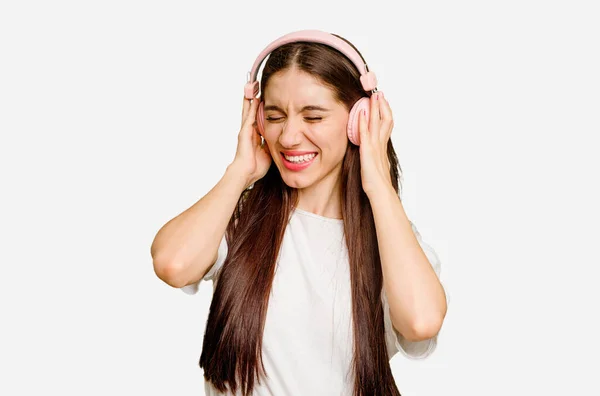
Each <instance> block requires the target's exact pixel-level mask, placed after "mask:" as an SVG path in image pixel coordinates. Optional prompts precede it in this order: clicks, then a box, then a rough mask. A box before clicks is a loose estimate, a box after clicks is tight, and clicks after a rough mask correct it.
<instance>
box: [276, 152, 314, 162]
mask: <svg viewBox="0 0 600 396" xmlns="http://www.w3.org/2000/svg"><path fill="white" fill-rule="evenodd" d="M315 155H317V154H315V153H312V154H305V155H298V156H293V157H292V156H289V155H285V154H284V155H283V156H284V157H285V159H286V160H288V161H290V162H295V163H300V162H306V161H310V160H311V159H313V158H314V157H315Z"/></svg>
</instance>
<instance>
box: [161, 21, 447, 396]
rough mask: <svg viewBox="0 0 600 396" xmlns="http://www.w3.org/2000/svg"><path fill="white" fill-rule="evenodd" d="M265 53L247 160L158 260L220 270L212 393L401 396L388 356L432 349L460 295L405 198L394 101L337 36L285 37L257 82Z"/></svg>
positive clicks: (170, 266) (175, 281)
mask: <svg viewBox="0 0 600 396" xmlns="http://www.w3.org/2000/svg"><path fill="white" fill-rule="evenodd" d="M266 54H270V56H269V59H268V61H267V62H266V63H265V66H264V70H263V72H262V77H261V81H260V87H261V89H262V94H261V97H260V98H258V97H256V93H257V92H256V91H257V89H256V88H257V84H258V83H257V82H256V83H253V81H251V82H250V83H249V84H248V85H247V88H246V97H245V98H244V103H243V111H242V126H241V130H240V132H239V136H238V145H237V152H236V155H235V158H234V160H233V161H232V163H231V164H230V165H229V166H228V168H227V170H226V172H225V174H224V176H223V178H222V179H221V180H220V181H219V182H218V183H217V184H216V186H214V188H213V189H212V190H210V191H209V192H208V193H207V194H206V195H205V196H204V197H203V198H202V199H200V200H199V201H198V202H197V203H196V204H194V205H193V206H192V207H190V208H189V209H187V210H186V211H185V212H183V213H181V214H180V215H179V216H177V217H175V218H174V219H172V220H171V221H169V222H168V223H167V224H165V226H163V227H162V228H161V230H160V231H159V232H158V234H157V236H156V238H155V240H154V242H153V245H152V257H153V260H154V269H155V272H156V274H157V275H158V277H160V279H162V280H164V281H165V282H166V283H168V284H169V285H171V286H174V287H178V288H182V289H183V290H184V291H185V292H187V293H195V292H196V291H197V290H198V284H199V282H200V281H201V280H203V279H204V280H212V281H213V298H212V302H211V306H210V311H209V315H208V320H207V326H206V331H205V335H204V343H203V348H202V353H201V356H200V367H202V368H203V369H204V377H205V379H206V386H205V389H206V394H207V395H221V394H227V395H250V394H253V395H275V396H284V395H302V396H309V395H310V396H313V395H328V396H329V395H336V396H337V395H356V396H358V395H369V396H373V395H399V394H400V393H399V391H398V389H397V387H396V384H395V382H394V378H393V376H392V372H391V369H390V365H389V360H390V359H391V358H392V357H393V356H394V354H395V353H396V352H397V351H402V352H403V353H404V354H405V355H406V356H408V357H410V358H415V359H416V358H424V357H426V356H428V355H429V354H430V353H431V352H432V351H433V350H434V348H435V345H436V340H437V334H438V332H439V330H440V328H441V326H442V322H443V320H444V317H445V315H446V309H447V303H446V295H445V290H444V288H443V287H442V285H441V283H440V281H439V272H440V266H439V264H440V263H439V260H438V258H437V255H436V254H435V252H434V251H433V250H432V249H431V247H430V246H428V245H427V244H425V243H424V242H423V240H422V238H421V236H420V234H419V233H418V231H417V229H416V227H415V225H414V224H413V223H412V222H411V221H409V219H408V218H407V215H406V213H405V212H404V209H403V207H402V203H401V200H400V192H399V191H400V190H399V181H398V179H399V175H400V171H401V170H400V167H399V165H398V160H397V157H396V153H395V151H394V148H393V146H392V142H391V140H390V134H391V132H392V127H393V120H392V112H391V110H390V106H389V104H388V102H387V100H386V99H385V97H384V95H383V93H382V92H377V89H376V87H375V86H376V80H375V78H374V75H373V74H372V72H368V69H367V68H366V67H365V66H366V62H364V59H362V56H361V55H360V54H359V53H358V51H357V50H356V48H354V46H352V45H351V44H350V43H349V42H348V41H346V40H345V39H342V38H341V37H339V36H337V35H332V34H329V33H325V32H320V31H314V30H310V31H300V32H294V33H290V34H288V35H286V36H283V37H282V38H279V39H278V40H276V41H274V42H273V43H271V45H270V46H268V47H267V48H266V49H265V51H263V53H262V54H261V55H260V56H259V58H258V59H257V61H256V63H255V64H254V67H253V72H252V78H253V79H254V78H256V77H255V76H256V74H257V70H258V67H259V65H260V63H261V62H262V60H263V59H264V58H265V57H266ZM361 74H362V77H361ZM248 97H250V98H252V99H247V98H248ZM359 102H360V103H359ZM259 103H260V108H259ZM357 103H358V105H357ZM255 121H256V122H255ZM348 126H349V127H348ZM349 138H350V140H349ZM353 141H354V143H353Z"/></svg>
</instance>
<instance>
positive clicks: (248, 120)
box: [242, 98, 260, 129]
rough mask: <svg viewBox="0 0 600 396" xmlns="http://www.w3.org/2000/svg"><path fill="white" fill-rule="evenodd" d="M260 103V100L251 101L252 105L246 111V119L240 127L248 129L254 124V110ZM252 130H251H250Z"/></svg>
mask: <svg viewBox="0 0 600 396" xmlns="http://www.w3.org/2000/svg"><path fill="white" fill-rule="evenodd" d="M259 102H260V99H258V98H254V99H253V100H252V103H251V104H250V107H249V109H248V114H247V116H246V119H245V120H244V124H243V125H242V127H249V126H251V125H252V124H254V122H255V121H256V109H257V108H258V103H259ZM250 129H252V128H250Z"/></svg>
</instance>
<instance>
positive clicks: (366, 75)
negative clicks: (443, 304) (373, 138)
mask: <svg viewBox="0 0 600 396" xmlns="http://www.w3.org/2000/svg"><path fill="white" fill-rule="evenodd" d="M296 41H308V42H314V43H321V44H326V45H328V46H330V47H332V48H335V49H337V50H338V51H340V52H341V53H342V54H344V55H346V56H347V57H348V59H350V60H351V61H352V63H354V65H355V66H356V68H357V69H358V71H359V72H360V82H361V84H362V87H363V89H364V90H365V91H366V92H369V91H371V93H375V92H377V78H376V77H375V74H374V73H373V72H371V71H369V68H368V67H367V64H366V63H364V62H363V60H362V58H361V56H360V55H359V54H358V52H356V51H355V50H354V48H352V46H351V45H350V44H348V43H347V42H345V41H344V40H342V39H340V38H339V37H336V36H334V35H333V34H330V33H327V32H322V31H320V30H300V31H296V32H292V33H288V34H286V35H284V36H281V37H280V38H278V39H277V40H275V41H273V42H272V43H271V44H269V45H268V46H267V47H266V48H265V49H264V50H263V51H262V52H261V53H260V54H259V55H258V58H256V61H254V65H252V70H251V71H249V72H248V82H247V83H246V86H245V87H244V96H245V97H246V99H254V98H255V97H256V95H258V92H259V89H260V87H259V82H258V81H257V80H256V77H257V74H258V68H259V67H260V65H261V63H262V61H263V60H264V59H265V58H266V57H267V55H269V54H270V53H271V52H272V51H273V50H274V49H276V48H277V47H280V46H282V45H284V44H288V43H292V42H296ZM363 109H364V110H366V114H367V120H368V119H369V115H370V111H369V110H370V100H369V98H368V97H362V98H360V99H359V100H358V101H356V103H355V104H354V105H353V106H352V109H351V110H350V115H349V118H348V127H347V129H348V139H350V141H351V142H352V143H354V144H355V145H357V146H358V145H360V136H359V133H358V114H359V112H360V111H362V110H363ZM256 118H257V120H256V121H257V122H256V123H257V125H258V131H259V133H260V134H261V135H263V134H264V118H265V116H264V102H263V101H262V100H261V102H260V104H259V106H258V109H257V113H256Z"/></svg>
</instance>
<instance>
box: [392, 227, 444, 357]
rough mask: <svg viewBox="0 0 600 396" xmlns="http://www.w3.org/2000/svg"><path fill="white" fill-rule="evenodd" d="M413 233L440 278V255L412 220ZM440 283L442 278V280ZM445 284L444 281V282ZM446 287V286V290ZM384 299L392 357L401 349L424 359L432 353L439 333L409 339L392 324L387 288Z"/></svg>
mask: <svg viewBox="0 0 600 396" xmlns="http://www.w3.org/2000/svg"><path fill="white" fill-rule="evenodd" d="M410 224H411V226H412V230H413V233H414V234H415V236H416V238H417V241H419V244H420V245H421V248H422V249H423V252H424V253H425V255H426V256H427V259H428V260H429V263H430V264H431V266H432V267H433V270H434V271H435V273H436V275H437V276H438V279H439V278H440V272H441V263H440V259H439V257H438V255H437V254H436V252H435V251H434V250H433V248H432V247H431V246H429V245H428V244H427V243H425V242H424V241H423V239H422V237H421V234H420V233H419V231H418V230H417V227H416V226H415V225H414V224H413V223H412V222H411V223H410ZM440 283H442V282H441V280H440ZM442 286H443V283H442ZM445 289H446V288H445V287H444V290H445ZM382 300H383V312H384V322H385V329H386V342H387V349H388V353H389V356H390V358H391V357H392V356H394V355H395V354H396V352H397V351H401V352H402V354H403V355H404V356H406V357H408V358H410V359H424V358H426V357H428V356H429V355H431V354H432V353H433V351H434V350H435V348H436V346H437V339H438V335H437V334H436V335H435V336H434V337H432V338H429V339H427V340H422V341H409V340H407V339H406V338H404V337H403V336H402V334H400V333H399V332H398V331H397V330H396V329H395V328H394V326H393V325H392V320H391V315H390V307H389V304H388V300H387V296H386V294H385V289H384V290H383V291H382ZM446 302H447V303H448V292H447V291H446Z"/></svg>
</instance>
